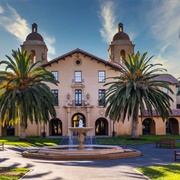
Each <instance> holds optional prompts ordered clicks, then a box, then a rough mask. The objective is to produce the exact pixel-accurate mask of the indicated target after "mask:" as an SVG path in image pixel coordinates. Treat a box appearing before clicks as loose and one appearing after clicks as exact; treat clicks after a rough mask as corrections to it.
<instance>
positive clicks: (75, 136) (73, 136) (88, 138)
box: [69, 119, 93, 149]
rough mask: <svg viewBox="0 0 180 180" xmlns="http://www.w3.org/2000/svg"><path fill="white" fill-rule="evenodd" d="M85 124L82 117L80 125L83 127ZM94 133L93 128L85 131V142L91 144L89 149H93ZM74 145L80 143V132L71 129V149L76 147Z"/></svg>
mask: <svg viewBox="0 0 180 180" xmlns="http://www.w3.org/2000/svg"><path fill="white" fill-rule="evenodd" d="M83 125H84V124H83V121H82V120H81V119H80V120H79V126H78V127H79V128H83ZM92 134H93V131H92V130H90V131H88V132H86V133H84V135H85V137H84V142H83V144H85V145H89V146H88V147H89V148H88V149H92V140H93V136H92ZM73 145H78V132H76V131H73V130H70V129H69V147H70V148H69V149H74V148H72V147H73Z"/></svg>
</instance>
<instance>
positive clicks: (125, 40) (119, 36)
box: [108, 23, 135, 64]
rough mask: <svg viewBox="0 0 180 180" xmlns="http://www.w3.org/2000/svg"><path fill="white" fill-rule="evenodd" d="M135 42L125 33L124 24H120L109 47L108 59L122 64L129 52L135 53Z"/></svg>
mask: <svg viewBox="0 0 180 180" xmlns="http://www.w3.org/2000/svg"><path fill="white" fill-rule="evenodd" d="M134 46H135V45H134V44H132V42H131V41H130V38H129V36H128V35H127V34H126V33H124V30H123V24H122V23H119V24H118V32H117V33H116V34H115V35H114V37H113V39H112V41H111V44H110V45H109V48H108V54H109V59H108V61H110V62H114V63H118V64H122V63H123V62H124V60H125V59H126V58H127V56H128V54H130V55H132V54H134Z"/></svg>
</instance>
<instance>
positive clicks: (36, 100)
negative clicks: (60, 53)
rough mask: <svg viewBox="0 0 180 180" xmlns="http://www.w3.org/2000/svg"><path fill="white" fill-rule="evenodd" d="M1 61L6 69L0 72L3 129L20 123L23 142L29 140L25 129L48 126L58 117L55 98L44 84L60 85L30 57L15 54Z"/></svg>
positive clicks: (23, 52)
mask: <svg viewBox="0 0 180 180" xmlns="http://www.w3.org/2000/svg"><path fill="white" fill-rule="evenodd" d="M6 57H7V60H4V61H1V62H0V65H1V64H4V65H5V66H6V68H5V70H2V71H0V81H1V85H0V90H1V91H0V92H1V93H0V109H1V121H2V124H3V125H14V124H17V123H20V127H21V128H20V129H21V132H20V139H26V135H25V128H27V124H28V121H29V120H30V122H31V123H33V121H34V122H36V123H38V122H44V123H46V122H47V121H48V120H49V119H50V116H52V117H56V111H55V108H54V104H55V101H56V99H55V97H54V95H53V94H52V92H51V90H50V88H49V87H48V86H47V85H46V84H45V82H49V83H53V84H55V85H57V83H58V81H56V80H55V77H54V76H53V74H52V73H51V72H48V71H46V70H45V69H44V68H43V67H42V66H39V65H38V64H39V63H41V62H42V61H37V62H35V63H34V64H32V62H31V54H29V55H28V54H27V52H26V51H20V50H19V49H18V51H14V50H12V57H13V59H12V58H11V57H9V56H6Z"/></svg>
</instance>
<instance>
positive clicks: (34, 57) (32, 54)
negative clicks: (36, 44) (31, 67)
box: [31, 50, 36, 64]
mask: <svg viewBox="0 0 180 180" xmlns="http://www.w3.org/2000/svg"><path fill="white" fill-rule="evenodd" d="M34 62H36V52H35V51H34V50H32V51H31V63H32V64H33V63H34Z"/></svg>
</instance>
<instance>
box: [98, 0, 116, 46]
mask: <svg viewBox="0 0 180 180" xmlns="http://www.w3.org/2000/svg"><path fill="white" fill-rule="evenodd" d="M100 9H101V12H100V21H101V24H102V26H103V27H102V28H101V29H100V33H101V36H102V38H103V40H104V41H105V42H106V43H108V44H109V43H110V42H111V40H112V37H113V36H114V35H115V33H116V32H117V24H116V23H115V21H116V16H115V14H114V12H115V5H114V4H113V1H106V2H103V3H102V4H101V5H100Z"/></svg>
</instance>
